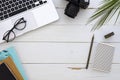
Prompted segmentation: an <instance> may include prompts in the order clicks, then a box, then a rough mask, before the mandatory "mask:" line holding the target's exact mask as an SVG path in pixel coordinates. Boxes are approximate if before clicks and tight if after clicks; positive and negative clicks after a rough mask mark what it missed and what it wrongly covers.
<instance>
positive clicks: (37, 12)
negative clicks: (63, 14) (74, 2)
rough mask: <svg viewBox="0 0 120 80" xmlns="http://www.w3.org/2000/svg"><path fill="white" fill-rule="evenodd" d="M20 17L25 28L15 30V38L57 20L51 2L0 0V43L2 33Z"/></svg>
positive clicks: (45, 0) (40, 0)
mask: <svg viewBox="0 0 120 80" xmlns="http://www.w3.org/2000/svg"><path fill="white" fill-rule="evenodd" d="M22 17H23V18H24V19H25V20H26V21H27V23H26V28H25V29H24V30H22V31H17V30H15V31H14V32H15V35H16V36H19V35H22V34H24V33H26V32H28V31H31V30H34V29H36V28H39V27H41V26H44V25H46V24H49V23H51V22H54V21H56V20H58V19H59V17H58V14H57V12H56V9H55V7H54V5H53V2H52V0H0V43H1V42H4V40H3V35H4V33H5V32H6V31H8V30H10V29H11V28H13V26H14V24H15V22H16V20H18V19H20V18H22Z"/></svg>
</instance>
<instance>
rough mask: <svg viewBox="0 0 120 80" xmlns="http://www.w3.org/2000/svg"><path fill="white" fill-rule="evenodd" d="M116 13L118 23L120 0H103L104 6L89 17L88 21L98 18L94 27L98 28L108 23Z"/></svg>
mask: <svg viewBox="0 0 120 80" xmlns="http://www.w3.org/2000/svg"><path fill="white" fill-rule="evenodd" d="M115 14H117V18H116V20H115V23H116V22H117V20H118V18H119V16H120V0H103V2H102V6H100V7H99V8H98V9H97V10H96V11H95V13H94V14H93V15H92V16H91V17H90V18H89V20H88V23H90V22H92V21H94V20H96V19H98V20H97V22H96V23H95V25H94V26H93V28H92V30H96V29H99V28H101V27H102V26H103V25H104V24H106V23H108V22H109V21H110V20H111V19H112V17H113V16H114V15H115Z"/></svg>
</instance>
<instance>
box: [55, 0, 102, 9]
mask: <svg viewBox="0 0 120 80" xmlns="http://www.w3.org/2000/svg"><path fill="white" fill-rule="evenodd" d="M101 1H102V0H90V5H89V7H88V8H97V7H98V5H100V3H101ZM53 2H54V4H55V6H56V7H57V8H65V7H66V5H67V4H68V2H67V1H66V0H53Z"/></svg>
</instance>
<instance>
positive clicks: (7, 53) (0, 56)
mask: <svg viewBox="0 0 120 80" xmlns="http://www.w3.org/2000/svg"><path fill="white" fill-rule="evenodd" d="M8 56H10V57H11V58H12V59H13V61H14V63H15V64H16V67H17V68H18V70H19V72H20V73H21V75H22V76H23V78H24V80H28V79H27V76H26V74H25V72H24V69H23V67H22V64H21V62H20V60H19V57H18V56H17V53H16V50H15V49H14V47H10V48H8V49H6V50H3V51H2V52H0V60H4V59H6V58H7V57H8Z"/></svg>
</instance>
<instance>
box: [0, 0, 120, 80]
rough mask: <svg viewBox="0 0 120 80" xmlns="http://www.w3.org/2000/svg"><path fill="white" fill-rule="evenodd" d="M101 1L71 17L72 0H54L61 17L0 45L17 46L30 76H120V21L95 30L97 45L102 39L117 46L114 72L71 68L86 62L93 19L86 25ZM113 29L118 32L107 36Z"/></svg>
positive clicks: (63, 79) (75, 79)
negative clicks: (67, 10)
mask: <svg viewBox="0 0 120 80" xmlns="http://www.w3.org/2000/svg"><path fill="white" fill-rule="evenodd" d="M100 1H101V0H91V3H90V6H89V8H88V9H86V10H83V9H81V10H80V12H79V14H78V16H77V17H76V18H75V19H71V18H69V17H67V16H65V15H64V9H65V6H66V4H67V3H68V2H66V1H65V0H53V2H54V4H55V6H56V8H57V11H58V14H59V16H60V20H59V21H57V22H54V23H52V24H50V25H47V26H45V27H42V28H39V29H38V30H35V31H32V32H30V33H27V34H25V35H24V36H21V37H19V38H17V39H16V40H15V41H13V42H11V43H4V44H1V45H0V48H1V50H2V49H5V48H7V47H9V46H15V48H16V50H17V52H18V55H19V57H20V59H21V62H22V64H23V66H24V68H25V71H26V74H27V76H28V78H29V80H113V79H114V80H120V24H117V25H116V26H115V25H112V21H111V22H110V23H108V24H107V25H106V26H104V28H102V29H100V30H98V31H96V32H95V43H94V48H95V45H96V44H97V43H98V42H105V43H108V44H112V45H113V46H115V48H116V50H115V55H114V59H113V65H112V70H111V72H110V73H103V72H97V71H93V70H92V69H91V68H89V69H88V70H74V69H70V67H72V68H80V67H84V66H85V63H86V58H87V55H88V50H89V46H90V40H91V34H92V33H93V32H90V29H91V28H92V26H93V23H91V24H89V25H86V22H87V20H88V18H89V17H90V16H91V15H92V13H93V12H94V11H95V9H96V8H97V7H98V6H99V2H100ZM111 31H114V32H115V36H113V37H111V38H109V39H107V40H105V39H104V37H103V36H104V34H107V33H109V32H111Z"/></svg>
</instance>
